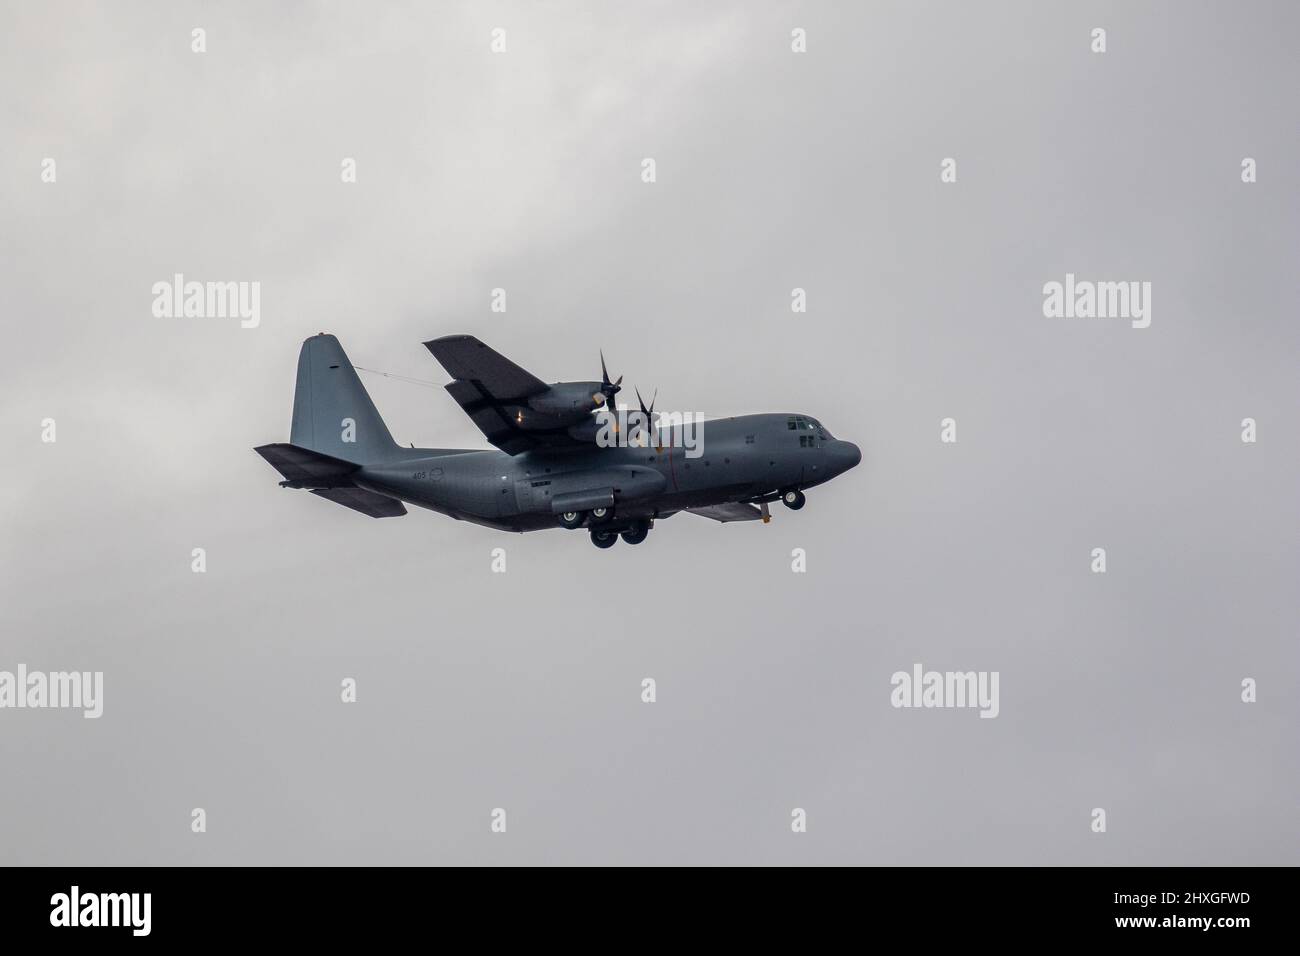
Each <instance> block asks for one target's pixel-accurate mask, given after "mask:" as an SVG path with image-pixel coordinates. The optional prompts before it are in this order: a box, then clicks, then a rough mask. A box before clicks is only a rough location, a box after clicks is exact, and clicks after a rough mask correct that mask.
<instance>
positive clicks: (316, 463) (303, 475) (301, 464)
mask: <svg viewBox="0 0 1300 956" xmlns="http://www.w3.org/2000/svg"><path fill="white" fill-rule="evenodd" d="M253 451H255V452H257V453H258V454H259V455H261V456H262V457H263V458H265V459H266V460H267V462H269V463H270V465H271V467H272V468H274V469H275V470H276V471H278V472H279V473H280V474H281V475H283V476H284V478H285V481H284V484H286V485H288V486H289V487H291V488H334V487H338V486H340V485H351V484H352V482H351V481H350V480H348V476H349V475H351V474H352V473H353V472H355V471H358V470H359V467H360V466H358V465H354V464H353V463H352V462H350V461H343V460H342V459H341V458H334V457H332V456H330V455H325V454H322V453H321V452H318V451H311V450H310V449H307V448H299V447H298V446H297V445H290V444H287V443H284V442H277V443H275V444H273V445H260V446H258V447H257V448H254V449H253Z"/></svg>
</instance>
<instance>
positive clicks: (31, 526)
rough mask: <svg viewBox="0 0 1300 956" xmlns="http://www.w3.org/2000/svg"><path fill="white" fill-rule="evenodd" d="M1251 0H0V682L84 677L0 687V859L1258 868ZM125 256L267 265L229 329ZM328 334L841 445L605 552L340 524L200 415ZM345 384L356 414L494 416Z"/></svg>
mask: <svg viewBox="0 0 1300 956" xmlns="http://www.w3.org/2000/svg"><path fill="white" fill-rule="evenodd" d="M1097 26H1101V27H1104V28H1106V30H1107V31H1108V35H1107V42H1108V50H1107V52H1106V53H1105V54H1094V53H1092V52H1091V51H1090V49H1089V45H1090V31H1091V29H1092V28H1093V27H1097ZM195 27H203V28H204V29H205V30H206V31H207V52H206V53H204V54H201V55H199V54H195V53H192V52H191V50H190V42H191V41H190V31H191V30H192V29H193V28H195ZM494 27H502V28H504V29H505V30H506V31H507V33H506V36H507V52H506V53H504V54H495V55H494V54H493V53H491V52H490V49H489V44H490V40H491V36H490V31H491V30H492V29H493V28H494ZM795 27H802V28H804V29H806V30H807V36H808V41H807V44H808V50H807V52H806V53H804V54H794V53H792V52H791V50H790V31H791V29H793V28H795ZM1298 29H1300V12H1297V8H1296V7H1295V5H1294V4H1290V3H1282V2H1278V3H1262V2H1255V3H1251V2H1248V3H1244V4H1242V3H1208V2H1207V3H1164V2H1152V3H1143V4H1119V3H1116V4H1105V3H1101V4H1094V3H1090V4H1073V5H1059V4H1039V3H1030V2H1023V3H990V4H966V3H957V2H944V3H931V4H904V3H893V4H887V5H880V4H871V5H867V4H850V3H847V2H844V3H831V2H824V3H806V4H804V3H775V2H773V3H710V4H700V3H655V4H645V5H635V6H634V5H629V4H618V5H614V4H610V5H596V4H576V3H574V4H568V3H550V2H548V3H501V4H494V3H472V4H471V3H466V4H459V5H451V4H437V5H432V4H427V5H425V4H420V5H417V4H411V5H396V4H385V5H379V4H360V3H302V4H276V5H266V4H256V3H233V4H221V5H219V6H217V5H211V4H202V3H161V2H158V3H134V4H129V5H128V4H108V3H78V4H72V3H50V4H39V5H38V4H25V3H18V2H5V3H3V4H0V209H3V213H2V214H0V253H3V260H4V263H5V265H4V268H3V271H2V272H0V275H2V277H3V278H2V279H0V281H2V283H3V287H2V288H3V293H4V294H3V299H4V317H3V320H2V321H3V322H4V328H5V331H6V332H7V336H6V338H7V341H8V346H9V348H8V361H7V362H6V363H5V374H4V376H3V377H2V378H0V427H2V428H3V434H4V437H5V448H6V449H7V451H8V454H9V461H10V462H11V465H10V467H9V468H8V469H7V478H6V481H5V482H4V483H3V485H0V520H2V521H3V534H0V562H2V565H0V567H2V571H3V573H2V574H0V670H6V669H7V670H12V669H14V668H15V667H16V666H17V665H18V664H20V663H24V664H26V665H27V666H28V667H29V668H32V669H44V670H66V669H81V670H101V671H103V672H104V681H105V702H104V716H103V717H102V718H101V719H99V720H97V721H96V720H83V719H82V718H81V716H80V714H79V713H77V712H69V711H31V710H22V711H19V710H3V711H0V762H2V763H0V766H2V767H3V776H4V779H5V781H6V782H5V785H4V786H3V787H0V861H3V862H6V863H60V864H111V863H121V864H133V863H219V864H227V863H363V862H364V863H441V862H445V863H507V862H513V863H543V862H550V863H598V862H604V863H676V862H692V863H723V862H731V863H806V862H837V863H886V864H891V863H899V864H912V863H954V864H974V863H994V864H1028V863H1035V864H1041V863H1084V864H1204V863H1223V864H1232V863H1274V864H1281V863H1289V864H1294V863H1297V862H1300V853H1298V852H1297V851H1298V850H1300V823H1298V822H1297V813H1296V802H1297V794H1298V793H1300V772H1298V768H1297V755H1298V753H1300V748H1297V741H1296V731H1297V726H1300V719H1298V718H1300V704H1298V703H1297V701H1298V700H1300V696H1298V695H1300V686H1297V685H1298V684H1300V667H1298V666H1297V665H1298V664H1300V653H1298V652H1297V640H1296V621H1297V610H1298V607H1297V604H1298V603H1300V599H1298V598H1297V593H1300V592H1298V589H1297V587H1296V581H1297V578H1298V577H1300V574H1298V572H1300V556H1298V554H1297V540H1298V535H1297V529H1298V527H1300V522H1298V521H1297V518H1298V517H1300V515H1298V514H1297V512H1298V510H1300V509H1298V506H1297V494H1296V489H1297V487H1300V482H1298V479H1300V449H1298V448H1297V429H1296V414H1297V410H1298V408H1300V403H1298V402H1297V398H1298V397H1300V386H1298V385H1297V374H1296V372H1297V359H1298V358H1300V331H1298V329H1300V326H1298V325H1297V322H1296V304H1297V303H1296V282H1295V275H1296V262H1297V253H1298V252H1300V243H1298V241H1297V240H1298V238H1300V226H1298V225H1297V224H1298V223H1300V208H1298V206H1300V203H1298V201H1297V187H1296V179H1295V176H1296V171H1297V169H1300V162H1298V161H1300V149H1298V147H1300V142H1298V140H1300V123H1298V122H1297V110H1296V100H1295V90H1296V89H1298V88H1300V61H1297V58H1296V56H1295V50H1294V44H1295V36H1296V35H1297V30H1298ZM949 156H951V157H954V158H956V160H957V162H958V181H957V182H956V183H955V184H949V185H944V184H941V183H940V182H939V164H940V161H941V160H942V159H943V158H944V157H949ZM1245 156H1251V157H1254V158H1256V160H1257V162H1258V170H1259V181H1258V182H1257V183H1255V184H1252V185H1246V184H1243V183H1242V182H1241V179H1240V164H1241V160H1242V158H1243V157H1245ZM45 157H52V158H54V159H55V160H56V163H57V182H55V183H53V184H46V183H42V182H41V179H40V173H41V162H42V160H43V159H44V158H45ZM343 157H355V159H356V161H357V169H358V182H357V183H356V184H354V185H344V184H342V183H341V182H340V175H339V174H340V163H341V161H342V159H343ZM644 157H653V158H654V159H655V160H656V162H657V173H658V181H657V182H656V183H654V184H652V185H649V184H645V183H642V182H641V181H640V163H641V160H642V159H643V158H644ZM176 272H180V273H183V274H184V275H185V276H187V277H189V278H192V279H199V280H244V281H258V282H260V283H261V289H262V300H261V312H262V314H261V325H260V326H259V327H258V328H256V329H249V330H244V329H241V328H239V323H238V321H237V320H231V319H158V318H154V317H153V315H152V314H151V310H150V307H151V303H152V295H151V292H150V288H151V286H152V285H153V283H154V282H156V281H159V280H165V279H168V278H169V277H170V276H171V275H172V274H173V273H176ZM1067 272H1073V273H1075V274H1076V275H1078V276H1079V277H1080V278H1087V279H1094V280H1138V281H1149V282H1151V283H1152V287H1153V301H1152V305H1153V310H1152V323H1151V327H1150V328H1148V329H1143V330H1138V329H1133V328H1130V327H1129V324H1128V322H1127V321H1125V320H1122V319H1071V320H1067V319H1048V318H1045V317H1044V316H1043V313H1042V292H1041V290H1042V286H1043V284H1044V283H1045V282H1048V281H1052V280H1057V281H1060V280H1063V279H1064V276H1065V274H1066V273H1067ZM495 287H503V288H505V289H506V290H507V293H508V297H509V298H508V302H509V310H508V312H507V313H506V314H504V315H501V314H493V313H492V312H490V311H489V308H488V304H489V294H490V290H491V289H493V288H495ZM794 287H802V288H804V289H806V290H807V295H808V312H807V313H806V314H803V315H794V314H792V313H791V311H790V290H791V289H792V288H794ZM321 330H328V331H331V332H333V333H335V334H337V335H338V336H339V337H340V339H341V341H342V342H343V345H344V346H345V348H347V350H348V352H349V355H350V357H351V359H352V360H353V361H354V362H355V363H356V364H359V365H363V366H368V367H371V368H379V369H387V370H390V371H395V372H398V373H401V374H405V375H410V376H415V377H418V378H423V379H430V380H434V381H438V382H442V381H444V375H443V373H442V370H441V369H440V368H439V367H438V366H437V365H436V363H435V362H434V361H433V360H432V358H431V357H430V356H429V355H428V353H427V352H426V351H425V350H424V349H423V348H422V347H421V345H420V343H421V342H422V341H423V340H425V339H428V338H431V337H433V336H436V335H442V334H447V333H451V332H470V333H473V334H476V335H479V336H480V337H481V338H483V339H484V340H486V341H487V342H489V343H490V344H492V345H494V346H495V347H497V348H498V349H500V350H502V351H504V352H505V353H506V354H508V355H510V356H511V357H512V358H514V359H515V360H516V361H518V362H519V363H520V364H521V365H524V366H525V367H526V368H528V369H529V370H530V371H533V372H535V373H536V374H537V375H539V376H541V377H542V378H544V379H546V380H548V381H553V380H563V379H569V380H572V379H590V378H593V377H595V376H596V375H598V373H599V363H598V357H597V349H598V348H603V349H604V350H605V354H606V356H607V357H608V359H609V361H610V365H611V369H612V371H614V372H615V374H620V373H621V374H625V375H626V376H627V381H628V383H633V384H637V385H640V386H641V387H642V390H643V391H644V390H645V389H646V388H649V389H651V390H653V389H654V388H658V389H659V392H660V404H661V407H665V408H676V409H684V410H694V411H702V412H706V413H709V414H713V415H721V414H734V413H740V412H747V411H791V410H797V411H802V412H806V413H808V414H812V415H815V416H817V417H819V418H821V419H822V420H823V421H825V423H826V424H827V425H828V426H829V427H830V428H831V429H832V431H834V432H835V434H836V435H837V436H839V437H844V438H849V439H851V440H853V441H856V442H857V443H858V444H859V445H861V446H862V448H863V451H864V460H863V464H862V465H861V466H860V467H859V468H857V469H856V470H854V471H853V472H850V473H849V474H847V475H845V476H843V477H841V478H840V479H838V480H837V481H835V482H833V483H831V484H830V485H827V486H825V487H824V488H821V489H815V490H814V491H813V492H811V493H810V495H809V503H808V506H807V507H806V508H805V509H804V510H803V511H801V512H799V513H798V514H794V513H790V512H786V511H785V510H784V509H779V513H777V514H776V515H775V517H774V520H773V521H772V523H771V524H770V525H767V526H763V525H760V524H757V523H755V524H753V525H733V526H720V525H716V524H714V523H712V522H709V521H706V520H704V519H699V518H695V517H692V516H689V515H682V516H678V517H675V518H673V519H672V520H670V521H666V522H663V523H661V524H660V525H659V526H658V527H657V528H656V530H655V531H654V533H653V534H652V535H651V538H650V540H649V541H648V542H647V543H646V544H644V545H642V546H641V547H639V548H635V549H634V548H630V547H626V546H620V547H618V548H616V549H614V550H612V551H609V552H602V551H597V550H596V549H595V548H592V547H591V546H590V544H588V542H587V541H586V539H585V536H583V535H576V534H566V533H562V532H559V531H555V532H544V533H537V534H532V535H526V536H512V535H505V534H500V533H497V532H492V531H488V530H486V529H482V528H476V527H473V526H470V525H467V524H463V523H458V522H454V521H451V520H448V519H446V518H442V517H440V516H437V515H433V514H429V513H425V512H415V511H413V512H412V513H411V514H410V515H408V516H407V517H405V518H401V519H395V520H385V521H373V520H369V519H366V518H363V517H361V516H360V515H357V514H354V513H352V512H350V511H347V510H345V509H342V508H338V507H336V506H333V505H331V504H329V503H327V502H324V501H321V500H318V499H316V498H314V497H312V496H310V495H307V494H304V493H300V492H287V491H284V490H281V489H280V488H278V487H277V485H276V481H277V479H278V476H277V475H276V474H275V473H274V472H273V471H272V470H271V469H269V468H268V467H267V465H266V463H265V462H263V461H262V460H261V459H260V458H259V457H258V456H257V455H255V454H254V453H253V452H252V450H251V449H252V447H253V446H254V445H259V444H263V443H266V442H270V441H285V440H287V439H288V429H289V413H290V402H291V397H292V390H293V374H294V365H295V361H296V356H297V349H298V345H299V343H300V341H301V340H302V339H303V338H304V337H306V336H308V335H310V334H313V333H315V332H317V331H321ZM363 378H364V380H365V381H366V384H367V386H368V387H369V388H370V390H371V394H372V395H373V396H374V398H375V401H376V404H377V405H378V406H379V408H380V410H381V411H382V413H383V414H384V416H385V418H386V420H387V421H388V423H389V425H390V428H391V429H392V431H393V433H394V436H395V437H396V438H397V439H398V440H399V441H403V442H406V441H410V442H414V443H416V444H417V445H434V446H464V447H486V446H485V444H484V442H483V440H482V438H481V436H480V435H479V433H478V432H477V430H476V429H475V428H474V427H473V426H472V425H471V424H470V422H469V421H468V419H467V418H465V417H464V415H463V414H462V413H461V412H460V410H459V409H458V408H457V407H456V405H455V404H454V403H453V402H452V400H451V399H450V397H449V396H447V395H446V394H445V393H444V392H442V391H441V389H429V388H421V387H418V386H414V385H408V384H403V383H399V382H394V381H392V380H385V379H378V380H376V379H375V377H373V376H363ZM949 416H951V417H953V418H955V419H956V420H957V423H958V438H959V440H958V442H957V443H956V444H955V445H945V444H941V443H940V441H939V422H940V420H941V419H942V418H945V417H949ZM1248 416H1249V417H1253V418H1255V419H1256V420H1257V422H1258V435H1259V440H1258V442H1257V443H1255V444H1243V443H1242V441H1241V440H1240V432H1241V424H1240V423H1241V420H1242V419H1243V418H1245V417H1248ZM47 417H52V418H55V419H56V420H57V436H58V440H57V442H56V443H54V444H45V443H42V442H41V440H40V433H41V428H40V423H41V421H42V419H44V418H47ZM195 547H203V548H205V549H206V550H207V556H208V571H207V573H206V574H202V575H199V574H193V573H191V570H190V552H191V549H192V548H195ZM495 547H505V548H506V549H507V552H508V568H509V570H508V572H507V573H506V574H504V575H500V574H492V573H491V572H490V568H489V562H490V552H491V549H492V548H495ZM796 547H801V548H804V549H806V551H807V555H808V572H807V573H806V574H802V575H800V574H793V573H791V570H790V553H791V549H792V548H796ZM1094 547H1104V548H1106V550H1107V555H1108V571H1107V573H1106V574H1105V575H1096V574H1093V573H1091V572H1090V569H1089V562H1090V552H1091V550H1092V549H1093V548H1094ZM915 662H921V663H923V664H924V665H925V666H926V667H927V668H933V669H938V670H991V671H992V670H996V671H998V672H999V673H1000V675H1001V680H1000V690H1001V702H1000V703H1001V708H1000V710H1001V712H1000V715H999V716H998V718H997V719H995V720H981V719H978V717H977V716H976V713H975V712H974V711H969V710H922V711H918V710H896V709H894V708H892V707H891V706H890V704H889V694H890V684H889V680H890V675H891V674H892V673H893V672H894V671H897V670H908V669H910V668H911V666H912V664H913V663H915ZM344 677H353V678H355V679H356V680H357V682H358V702H357V703H356V704H354V705H344V704H342V703H341V702H340V701H339V684H340V681H341V680H342V679H343V678H344ZM644 677H653V678H655V679H656V681H657V682H658V701H657V702H656V703H655V704H653V705H648V704H643V703H641V701H640V682H641V680H642V678H644ZM1246 677H1253V678H1255V679H1256V680H1258V682H1259V684H1258V687H1259V690H1258V693H1259V700H1258V702H1257V703H1255V704H1249V705H1248V704H1244V703H1242V702H1241V700H1240V693H1241V681H1242V679H1243V678H1246ZM194 807H203V808H204V809H205V810H206V811H207V814H208V832H207V833H205V834H202V835H198V834H194V833H192V832H191V831H190V811H191V809H192V808H194ZM494 807H504V808H506V809H507V811H508V813H509V831H508V833H507V834H506V835H505V836H500V835H493V834H491V833H490V832H489V814H490V812H491V810H492V808H494ZM794 807H802V808H804V809H806V810H807V813H808V832H807V833H806V834H803V835H798V836H796V835H794V834H792V833H791V832H790V825H789V824H790V811H791V809H792V808H794ZM1094 807H1102V808H1105V809H1106V811H1107V814H1108V820H1107V823H1108V830H1107V832H1106V833H1105V834H1104V835H1103V834H1094V833H1092V832H1091V831H1090V828H1089V824H1090V821H1091V817H1090V813H1091V811H1092V809H1093V808H1094Z"/></svg>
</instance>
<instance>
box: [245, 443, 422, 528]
mask: <svg viewBox="0 0 1300 956" xmlns="http://www.w3.org/2000/svg"><path fill="white" fill-rule="evenodd" d="M253 451H255V452H257V453H258V454H259V455H261V456H262V457H263V458H265V459H266V460H267V461H268V462H270V463H271V466H272V467H273V468H275V470H276V471H278V472H279V473H280V474H282V475H284V481H282V482H280V484H281V485H283V486H285V487H286V488H306V489H307V490H308V491H310V492H311V493H312V494H313V495H319V496H320V497H322V498H325V499H326V500H328V501H332V502H334V503H335V504H338V505H342V506H343V507H345V508H351V509H352V510H353V511H360V512H361V513H362V514H363V515H369V516H370V517H372V518H396V517H398V516H399V515H404V514H406V506H405V505H403V504H402V503H401V502H400V501H398V500H397V499H395V498H389V497H388V496H387V495H381V494H379V493H377V492H374V491H367V490H366V489H364V488H358V487H356V485H354V484H353V483H352V475H354V474H355V473H356V472H358V471H360V470H361V466H360V465H354V464H353V463H352V462H350V461H343V460H342V459H340V458H333V457H331V456H330V455H324V454H321V453H320V452H318V451H311V450H310V449H307V448H299V447H298V446H297V445H289V444H285V443H283V442H279V443H276V444H273V445H261V446H259V447H257V448H254V449H253Z"/></svg>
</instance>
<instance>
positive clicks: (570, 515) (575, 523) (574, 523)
mask: <svg viewBox="0 0 1300 956" xmlns="http://www.w3.org/2000/svg"><path fill="white" fill-rule="evenodd" d="M583 518H584V515H583V513H582V512H581V511H566V512H564V514H562V515H560V527H562V528H569V529H570V530H572V529H573V528H580V527H582V521H583Z"/></svg>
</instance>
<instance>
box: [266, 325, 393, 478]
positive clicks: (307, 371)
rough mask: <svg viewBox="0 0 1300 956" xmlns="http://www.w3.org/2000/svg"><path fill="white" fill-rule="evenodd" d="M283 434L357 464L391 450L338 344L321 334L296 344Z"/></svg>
mask: <svg viewBox="0 0 1300 956" xmlns="http://www.w3.org/2000/svg"><path fill="white" fill-rule="evenodd" d="M289 435H290V437H289V441H290V442H291V443H292V444H294V445H297V446H298V447H299V448H308V449H311V450H312V451H318V452H322V453H324V454H326V455H332V456H333V457H335V458H341V459H343V460H344V461H350V462H355V463H357V464H364V463H366V462H374V461H377V460H382V459H384V458H388V457H391V455H392V452H394V451H395V450H396V448H397V445H396V443H395V442H394V441H393V436H392V435H390V434H389V433H388V426H386V425H385V424H384V420H383V419H382V418H380V417H379V412H378V411H377V410H376V409H375V403H374V402H372V401H371V400H370V396H369V395H368V394H366V389H365V386H364V385H362V384H361V379H359V378H357V373H356V370H355V369H353V368H352V363H351V362H349V361H348V357H347V355H346V354H344V352H343V346H341V345H339V340H338V339H336V338H335V337H334V336H332V335H326V334H325V333H324V332H322V333H321V334H320V335H314V336H312V337H311V338H309V339H307V340H306V341H305V342H303V343H302V351H301V352H299V353H298V387H297V389H296V390H295V391H294V394H293V427H292V429H291V431H290V433H289Z"/></svg>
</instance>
